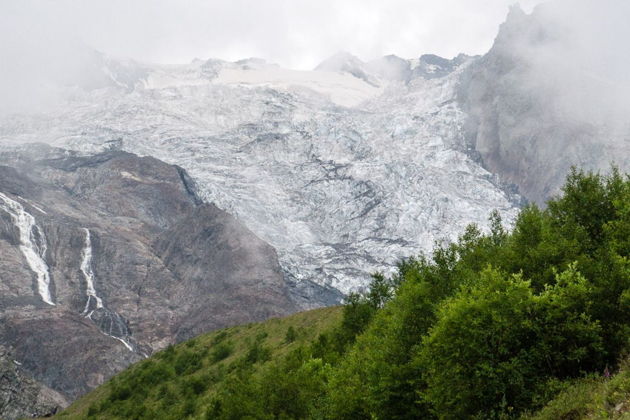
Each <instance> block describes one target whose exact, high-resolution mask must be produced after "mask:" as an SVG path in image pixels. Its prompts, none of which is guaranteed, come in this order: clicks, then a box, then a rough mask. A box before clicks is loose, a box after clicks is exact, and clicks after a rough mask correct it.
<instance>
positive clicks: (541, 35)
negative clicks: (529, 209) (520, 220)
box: [459, 2, 630, 204]
mask: <svg viewBox="0 0 630 420" xmlns="http://www.w3.org/2000/svg"><path fill="white" fill-rule="evenodd" d="M586 3H588V2H575V4H574V2H549V4H542V5H540V6H538V7H536V9H535V10H534V11H533V12H532V13H531V14H529V15H528V14H526V13H525V12H524V11H523V10H522V9H520V7H519V6H518V5H516V6H513V7H512V8H511V10H510V13H509V15H508V17H507V20H506V22H505V23H503V24H502V25H501V28H500V30H499V34H498V35H497V38H496V40H495V42H494V45H493V47H492V49H491V50H490V51H489V52H488V53H487V54H486V55H484V56H483V57H481V58H480V59H478V60H476V61H475V62H473V63H472V64H471V65H470V66H469V68H468V69H467V71H466V72H465V74H464V75H463V77H462V80H461V84H460V89H459V92H460V93H459V99H460V102H461V104H462V107H463V109H464V110H465V111H466V112H467V113H468V115H469V121H468V125H467V126H468V133H467V137H468V140H469V142H470V146H471V148H472V149H474V150H476V152H477V153H478V154H479V157H480V158H481V160H482V162H483V164H484V166H485V167H486V168H487V169H488V170H490V171H491V172H494V173H497V174H499V176H500V177H501V179H502V181H503V182H505V183H507V184H515V185H518V187H519V191H520V193H521V194H523V195H524V196H525V197H526V198H528V199H529V200H531V201H535V202H538V203H541V204H542V203H544V202H545V201H546V199H548V198H549V197H550V196H553V195H555V194H557V193H558V192H559V191H558V189H559V188H560V186H561V185H562V184H563V183H564V179H565V176H566V174H567V173H568V171H569V168H570V167H571V166H572V165H576V166H579V167H581V168H584V169H593V170H604V171H606V170H608V169H610V164H611V163H615V164H617V165H619V166H620V167H621V168H624V169H627V168H630V141H629V139H630V126H629V125H628V119H627V113H628V108H629V106H628V104H629V100H628V99H629V98H628V97H627V96H624V95H627V94H628V93H630V92H628V91H627V89H626V93H624V88H623V87H624V84H623V83H618V82H617V81H615V80H614V79H613V78H610V77H612V76H610V75H611V74H612V71H610V69H608V70H607V71H606V70H604V71H601V70H600V69H599V66H600V65H601V64H602V63H605V60H604V59H601V60H600V59H598V57H605V51H607V50H610V46H607V45H605V44H602V45H598V44H597V42H602V40H601V39H600V38H602V37H599V36H593V39H592V40H590V41H589V42H581V41H580V40H581V38H579V37H578V36H577V35H580V34H581V35H583V36H586V35H587V34H588V33H589V31H594V29H593V28H586V29H583V28H580V27H578V25H579V23H578V22H575V23H573V22H571V21H570V20H571V18H569V17H568V16H569V15H576V16H578V15H580V13H581V14H585V15H586V14H587V13H588V10H587V8H586V7H587V6H585V4H586ZM590 3H591V4H592V5H595V4H596V3H594V2H590ZM573 6H575V7H573ZM602 6H603V5H602ZM567 7H568V8H569V9H567ZM573 9H575V11H574V10H573ZM566 12H570V13H569V15H567V14H565V13H566ZM586 44H592V45H593V46H594V49H593V50H587V47H585V45H586ZM617 61H623V60H621V59H619V60H617ZM612 64H613V63H608V64H606V66H609V65H610V66H609V67H614V66H613V65H612ZM606 66H604V67H606ZM624 74H627V71H626V72H625V73H624Z"/></svg>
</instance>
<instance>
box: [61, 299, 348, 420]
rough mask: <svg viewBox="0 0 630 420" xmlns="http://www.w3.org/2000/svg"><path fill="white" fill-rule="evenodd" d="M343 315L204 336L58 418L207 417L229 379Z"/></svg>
mask: <svg viewBox="0 0 630 420" xmlns="http://www.w3.org/2000/svg"><path fill="white" fill-rule="evenodd" d="M341 313H342V308H340V307H331V308H323V309H316V310H312V311H307V312H302V313H298V314H296V315H293V316H290V317H287V318H282V319H281V318H273V319H270V320H268V321H266V322H263V323H253V324H247V325H242V326H237V327H232V328H227V329H224V330H220V331H216V332H213V333H209V334H204V335H200V336H198V337H196V338H194V339H192V340H189V341H187V342H185V343H182V344H179V345H176V346H172V347H169V348H168V349H166V350H165V351H162V352H160V353H157V354H156V355H154V356H153V357H151V358H150V359H147V360H144V361H142V362H139V363H137V364H135V365H134V366H132V367H131V368H129V369H127V370H125V371H124V372H122V373H121V374H119V375H118V376H116V377H115V378H113V379H112V380H111V381H109V382H107V383H106V384H104V385H102V386H101V387H99V388H98V389H96V390H94V391H93V392H92V393H90V394H88V395H87V396H85V397H83V398H81V399H79V400H78V401H76V402H75V403H74V404H72V405H71V406H70V407H69V408H68V409H66V410H65V411H64V412H63V413H61V414H59V415H58V416H57V418H60V419H84V418H94V419H111V418H146V419H158V418H172V419H180V418H185V417H186V416H194V417H202V418H203V415H202V414H203V413H205V411H207V409H208V407H209V406H210V404H211V402H212V401H213V396H214V395H215V394H216V391H217V387H218V386H220V385H221V384H222V383H223V382H224V381H225V380H226V378H227V377H229V376H230V375H234V374H235V373H236V372H240V371H242V370H243V369H247V370H248V372H250V373H251V374H255V373H257V372H258V371H259V370H260V368H261V367H262V366H263V365H265V364H267V363H268V362H269V360H272V359H281V358H282V357H284V356H285V355H286V354H289V353H291V352H292V351H294V350H295V349H296V348H300V346H302V345H304V343H309V342H311V341H313V340H315V339H316V338H317V336H318V335H319V334H320V333H321V332H323V331H327V330H330V329H331V328H333V327H334V326H335V325H337V324H338V323H339V322H340V320H341Z"/></svg>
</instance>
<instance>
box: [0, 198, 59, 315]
mask: <svg viewBox="0 0 630 420" xmlns="http://www.w3.org/2000/svg"><path fill="white" fill-rule="evenodd" d="M0 200H1V201H2V203H0V209H2V210H4V211H6V212H7V213H8V214H9V215H10V216H11V218H12V219H13V222H14V223H15V226H16V227H17V229H18V231H19V240H20V251H22V254H23V255H24V259H25V260H26V262H27V263H28V266H29V267H30V268H31V270H33V272H34V273H35V276H36V278H37V292H38V293H39V295H40V296H41V298H42V300H43V301H44V302H46V303H47V304H49V305H55V303H54V302H53V299H52V295H51V293H50V272H49V270H48V264H46V261H45V258H46V249H47V245H46V237H45V236H44V232H43V231H42V230H41V229H40V228H39V226H37V223H36V222H35V218H34V217H33V215H31V214H30V213H28V212H27V211H26V210H24V206H22V205H21V204H20V203H18V202H17V201H15V200H13V199H11V198H9V197H8V196H7V195H5V194H3V193H0Z"/></svg>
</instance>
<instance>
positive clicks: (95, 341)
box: [0, 145, 299, 400]
mask: <svg viewBox="0 0 630 420" xmlns="http://www.w3.org/2000/svg"><path fill="white" fill-rule="evenodd" d="M0 252H1V253H2V259H1V261H0V278H1V280H2V281H1V282H0V295H1V297H0V342H1V343H2V345H3V346H5V347H7V348H8V350H9V351H10V352H11V353H12V355H13V356H12V357H13V358H14V360H16V363H19V365H20V369H21V370H22V371H23V372H25V373H26V374H27V375H29V376H31V377H32V378H33V379H35V380H37V381H39V382H41V383H42V384H44V385H45V386H47V387H49V388H52V389H53V390H55V391H57V392H59V393H61V394H62V395H63V396H64V397H65V398H67V399H68V400H72V399H74V398H76V397H77V396H79V395H81V394H83V393H85V392H86V391H88V390H89V389H91V388H94V387H95V386H97V385H99V384H100V383H102V382H103V381H104V380H106V379H107V378H108V377H110V376H111V375H113V374H115V373H117V372H119V371H120V370H122V369H123V368H125V367H126V366H128V365H129V364H130V363H133V362H136V361H138V360H141V359H142V358H144V357H146V356H147V355H150V354H151V353H152V352H154V351H156V350H159V349H161V348H164V347H165V346H167V345H168V344H171V343H175V342H179V341H182V340H184V339H187V338H190V337H192V336H195V335H197V334H200V333H202V332H205V331H208V330H213V329H217V328H221V327H225V326H227V325H234V324H237V323H243V322H250V321H255V320H261V319H266V318H268V317H271V316H278V315H285V314H289V313H292V312H295V311H296V310H297V309H298V308H299V305H298V304H297V303H296V302H295V300H294V299H293V298H292V297H291V293H292V292H291V290H290V289H291V288H290V285H288V284H287V283H286V281H285V279H284V276H283V274H282V270H281V268H280V266H279V264H278V261H277V256H276V253H275V250H274V249H273V248H272V247H270V246H269V245H268V244H266V243H265V242H263V241H262V240H260V239H259V238H257V237H256V236H255V235H254V234H252V233H251V232H250V231H249V230H248V229H246V228H245V227H243V226H242V225H241V224H240V223H239V222H238V221H237V220H236V219H234V218H233V217H232V216H230V215H228V214H227V213H225V212H224V211H222V210H219V209H218V208H216V207H215V206H213V205H212V204H204V203H202V202H201V201H200V199H199V197H198V196H197V195H196V192H195V187H194V183H193V182H192V180H191V179H190V177H189V176H188V175H187V174H186V172H185V171H183V170H182V169H181V168H178V167H175V166H171V165H167V164H165V163H163V162H160V161H158V160H156V159H154V158H139V157H137V156H135V155H132V154H129V153H124V152H107V153H102V154H99V155H94V156H79V155H76V154H73V153H70V152H68V151H65V150H61V149H53V148H50V147H48V146H43V145H40V146H33V145H29V146H28V147H26V148H17V149H12V150H10V149H6V148H5V149H3V151H2V152H1V153H0Z"/></svg>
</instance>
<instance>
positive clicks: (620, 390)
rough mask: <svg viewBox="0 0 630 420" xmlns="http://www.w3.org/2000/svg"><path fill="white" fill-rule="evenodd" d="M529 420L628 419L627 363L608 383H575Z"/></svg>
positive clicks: (629, 368) (629, 381)
mask: <svg viewBox="0 0 630 420" xmlns="http://www.w3.org/2000/svg"><path fill="white" fill-rule="evenodd" d="M526 418H527V419H528V420H557V419H562V420H577V419H630V362H626V363H624V364H622V366H621V369H620V371H619V373H617V374H615V375H613V376H612V377H610V378H609V379H605V378H593V379H583V380H579V381H576V382H575V383H574V384H573V385H572V386H570V387H569V388H567V389H566V390H565V391H563V392H561V393H560V394H559V395H558V396H557V397H556V398H555V399H554V400H552V401H551V402H549V403H548V404H547V405H546V406H545V408H543V409H542V410H541V411H539V412H538V413H536V414H535V415H532V416H531V417H527V416H526Z"/></svg>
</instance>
